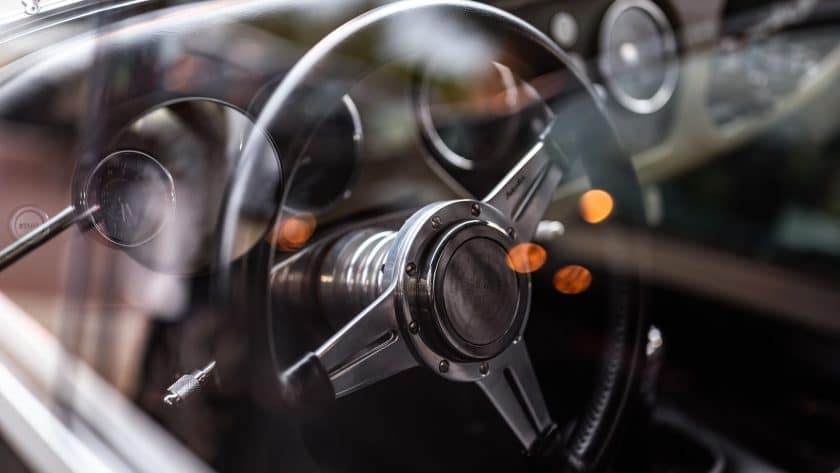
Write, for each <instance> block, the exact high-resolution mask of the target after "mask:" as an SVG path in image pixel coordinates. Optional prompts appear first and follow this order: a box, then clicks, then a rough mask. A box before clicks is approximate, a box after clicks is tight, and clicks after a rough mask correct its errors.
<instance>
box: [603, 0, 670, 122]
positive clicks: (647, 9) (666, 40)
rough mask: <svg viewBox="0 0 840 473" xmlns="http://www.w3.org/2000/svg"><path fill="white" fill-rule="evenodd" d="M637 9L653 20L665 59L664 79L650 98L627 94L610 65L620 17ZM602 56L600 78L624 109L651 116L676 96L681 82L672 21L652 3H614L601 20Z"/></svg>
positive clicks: (647, 0) (640, 0)
mask: <svg viewBox="0 0 840 473" xmlns="http://www.w3.org/2000/svg"><path fill="white" fill-rule="evenodd" d="M632 9H638V10H641V11H642V13H644V14H645V15H647V16H648V17H650V18H651V19H652V20H653V22H654V24H655V25H656V28H657V29H658V31H659V35H660V38H661V39H662V42H663V47H664V53H665V55H666V58H665V64H664V66H665V78H664V80H663V81H662V83H661V84H660V86H659V89H657V91H656V92H655V93H654V94H653V95H651V96H650V97H648V98H643V99H640V98H637V97H633V96H631V95H630V94H628V93H627V92H626V91H624V90H623V89H622V88H621V86H620V85H618V84H617V83H616V81H615V80H614V79H613V73H614V71H613V70H612V69H613V68H612V67H611V66H610V60H609V58H610V57H611V55H613V54H614V53H615V52H614V51H609V49H608V48H609V47H608V45H609V44H610V39H611V35H612V32H613V28H614V27H615V24H616V22H618V19H619V17H621V15H623V14H624V13H626V12H627V11H628V10H632ZM599 50H600V53H599V57H598V67H599V69H600V72H601V75H602V77H603V79H604V82H605V84H606V86H607V89H608V90H609V92H610V94H611V95H612V97H613V98H614V99H615V100H616V102H618V103H619V104H620V105H621V106H622V107H624V108H625V109H627V110H629V111H631V112H634V113H637V114H639V115H649V114H652V113H656V112H658V111H659V110H661V109H662V108H663V107H664V106H665V105H666V104H667V103H668V102H669V101H670V100H671V98H672V97H673V96H674V92H675V91H676V89H677V82H679V75H680V73H679V64H678V61H677V59H678V57H677V39H676V35H675V34H674V30H673V28H672V26H671V22H670V21H669V20H668V16H667V15H666V14H665V12H664V11H662V9H661V8H660V7H659V6H658V5H657V4H656V3H654V2H652V1H650V0H618V1H616V2H615V3H613V4H612V5H611V6H610V7H609V9H607V12H606V13H605V14H604V18H603V20H602V21H601V28H600V33H599Z"/></svg>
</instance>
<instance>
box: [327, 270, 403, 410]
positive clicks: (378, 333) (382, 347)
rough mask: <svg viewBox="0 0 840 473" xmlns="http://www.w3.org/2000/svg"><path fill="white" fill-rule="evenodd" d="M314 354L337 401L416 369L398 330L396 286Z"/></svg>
mask: <svg viewBox="0 0 840 473" xmlns="http://www.w3.org/2000/svg"><path fill="white" fill-rule="evenodd" d="M315 354H316V355H317V356H318V358H319V359H320V361H321V364H322V365H323V366H324V368H325V370H326V371H327V374H328V375H329V378H330V381H331V382H332V385H333V389H334V391H335V396H336V397H341V396H344V395H346V394H349V393H351V392H353V391H356V390H358V389H361V388H363V387H365V386H368V385H370V384H373V383H375V382H377V381H380V380H383V379H385V378H388V377H390V376H393V375H395V374H397V373H399V372H401V371H404V370H406V369H408V368H411V367H413V366H416V365H417V361H416V360H415V359H414V357H413V356H412V355H411V352H410V351H409V349H408V347H407V346H406V344H405V341H404V340H403V338H402V335H401V334H400V331H399V329H398V326H397V321H396V315H395V312H394V285H392V286H391V287H390V288H389V289H387V290H386V291H385V292H384V293H383V294H382V295H380V296H379V297H378V298H377V299H376V300H375V301H374V302H372V303H371V304H370V305H369V306H368V307H366V308H365V309H364V310H363V311H362V312H360V313H359V314H358V315H356V317H354V318H353V319H352V320H351V321H350V322H348V323H347V325H345V326H344V327H343V328H342V329H341V330H339V331H338V332H336V333H335V335H333V336H332V337H330V338H329V339H328V340H327V341H326V342H324V343H323V344H322V345H321V346H320V347H319V348H318V349H317V350H316V351H315Z"/></svg>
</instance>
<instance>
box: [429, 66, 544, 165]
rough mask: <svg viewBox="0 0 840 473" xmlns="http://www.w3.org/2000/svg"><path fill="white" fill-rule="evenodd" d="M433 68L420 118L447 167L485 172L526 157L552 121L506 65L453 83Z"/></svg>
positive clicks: (538, 99)
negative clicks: (513, 159)
mask: <svg viewBox="0 0 840 473" xmlns="http://www.w3.org/2000/svg"><path fill="white" fill-rule="evenodd" d="M430 70H431V71H432V72H431V73H428V74H427V75H426V76H425V77H424V79H423V83H422V84H421V86H420V94H419V99H420V103H419V107H418V115H419V120H420V125H421V131H422V133H423V138H424V139H425V141H426V142H427V144H428V145H429V146H430V148H431V149H432V152H433V153H434V154H435V156H436V157H437V158H438V159H439V160H441V161H442V162H443V163H444V164H445V165H446V166H447V167H454V168H458V169H462V170H467V171H472V170H478V169H482V170H486V169H487V168H488V167H492V166H493V165H494V164H498V163H499V162H500V161H502V163H503V164H504V160H506V159H509V158H511V157H514V158H515V157H517V156H522V155H524V153H525V152H526V151H527V150H528V148H529V147H530V146H533V144H534V143H535V142H536V141H537V140H538V138H539V135H540V133H542V132H543V131H544V128H545V127H546V126H547V124H548V122H549V120H550V112H549V111H548V109H547V107H546V106H545V104H544V102H543V101H542V98H541V97H540V95H539V93H538V92H537V91H536V90H535V89H534V88H533V87H531V86H530V84H528V83H526V82H523V81H522V80H520V79H519V78H518V77H516V76H515V75H514V73H513V71H512V70H511V69H510V68H509V67H507V66H505V65H503V64H500V63H495V62H494V63H493V64H492V65H491V67H488V68H486V69H485V70H483V71H481V73H479V74H476V76H469V77H463V78H462V77H459V78H457V79H455V80H453V79H452V78H450V77H447V76H445V75H435V74H436V73H437V71H436V70H435V69H434V67H432V68H431V69H430Z"/></svg>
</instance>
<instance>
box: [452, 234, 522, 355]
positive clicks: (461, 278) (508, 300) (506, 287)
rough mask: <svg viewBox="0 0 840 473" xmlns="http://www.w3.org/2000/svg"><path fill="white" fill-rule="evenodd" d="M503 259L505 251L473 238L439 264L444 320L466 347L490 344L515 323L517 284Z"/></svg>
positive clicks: (501, 247) (489, 242)
mask: <svg viewBox="0 0 840 473" xmlns="http://www.w3.org/2000/svg"><path fill="white" fill-rule="evenodd" d="M505 257H506V251H505V248H504V247H503V246H501V245H499V244H498V243H496V242H494V241H493V240H491V239H489V238H473V239H470V240H467V241H466V242H464V243H463V244H461V245H460V246H458V248H457V249H456V250H455V251H454V253H453V254H452V256H451V257H450V258H449V259H448V260H447V261H446V262H441V263H439V264H438V268H439V272H442V274H443V278H441V287H440V288H439V292H440V293H441V294H440V295H441V296H442V297H441V299H443V308H444V311H445V312H444V314H445V317H446V319H447V320H448V321H449V323H450V324H451V325H452V328H453V330H454V332H455V333H456V334H458V335H459V336H460V337H461V338H463V340H464V341H465V342H467V343H469V344H473V345H477V346H482V345H488V344H491V343H493V342H495V341H497V340H498V339H499V338H501V337H503V336H504V334H505V333H506V332H507V331H508V330H509V329H510V326H511V324H512V323H513V322H514V315H515V311H514V310H512V309H515V308H516V304H517V299H518V293H517V287H516V286H517V281H516V276H515V275H514V274H513V272H512V271H510V270H509V269H507V267H506V266H505ZM436 292H438V291H437V290H436Z"/></svg>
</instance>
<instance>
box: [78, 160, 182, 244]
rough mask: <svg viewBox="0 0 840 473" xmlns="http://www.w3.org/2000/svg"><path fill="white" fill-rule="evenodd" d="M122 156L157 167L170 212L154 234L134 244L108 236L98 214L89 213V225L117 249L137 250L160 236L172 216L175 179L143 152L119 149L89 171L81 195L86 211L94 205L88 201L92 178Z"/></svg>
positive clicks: (174, 201)
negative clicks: (167, 195) (167, 186)
mask: <svg viewBox="0 0 840 473" xmlns="http://www.w3.org/2000/svg"><path fill="white" fill-rule="evenodd" d="M124 154H131V155H133V156H135V157H137V156H139V157H142V158H144V159H146V160H148V161H150V162H151V163H152V164H153V165H155V166H157V168H158V169H159V170H160V171H161V172H162V173H163V175H164V176H165V178H166V180H165V182H166V183H167V184H168V185H169V202H170V210H169V211H168V212H167V213H166V215H165V216H164V218H163V220H162V221H161V222H160V224H159V225H158V228H157V229H156V230H155V232H154V233H153V234H152V235H150V236H148V237H146V238H145V239H143V240H140V241H138V242H134V243H125V242H121V241H117V240H115V239H114V238H113V237H111V236H110V235H108V232H107V230H106V229H104V228H103V227H102V223H101V222H100V221H99V220H98V219H97V218H96V217H97V214H98V212H91V213H90V221H91V224H92V225H93V227H94V228H95V229H96V231H97V233H99V235H101V236H102V238H104V239H105V240H107V241H108V242H109V243H112V244H114V245H116V246H118V247H121V248H137V247H139V246H142V245H145V244H146V243H148V242H150V241H152V240H153V239H155V237H157V236H158V235H160V232H162V231H163V228H164V227H165V226H166V224H167V222H168V221H169V219H170V218H171V217H172V214H173V212H172V210H174V209H175V205H176V198H175V179H173V177H172V174H171V173H170V172H169V170H168V169H166V167H164V166H163V164H161V163H160V161H158V160H157V159H155V158H154V157H152V156H151V155H150V154H148V153H144V152H143V151H140V150H136V149H121V150H118V151H114V152H113V153H111V154H109V155H108V156H105V158H103V159H102V160H101V161H99V163H97V164H96V166H95V167H94V168H93V171H91V172H90V174H89V175H88V177H87V180H86V181H85V187H84V192H83V193H82V202H83V203H84V206H85V208H86V209H88V210H89V209H92V208H93V206H92V205H95V203H94V204H92V203H91V202H89V199H90V197H91V189H90V186H91V184H92V181H93V178H94V177H95V176H96V174H97V173H98V172H99V171H100V169H102V167H103V166H104V165H105V164H106V163H108V162H109V161H111V160H112V159H117V158H119V157H120V156H121V155H124Z"/></svg>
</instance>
